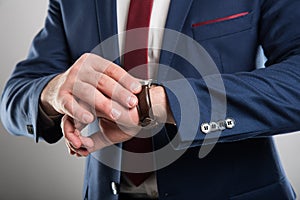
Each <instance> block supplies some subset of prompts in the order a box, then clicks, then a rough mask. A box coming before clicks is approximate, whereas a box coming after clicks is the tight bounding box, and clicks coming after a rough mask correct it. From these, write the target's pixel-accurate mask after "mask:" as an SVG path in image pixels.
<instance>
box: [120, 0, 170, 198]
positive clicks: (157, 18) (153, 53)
mask: <svg viewBox="0 0 300 200" xmlns="http://www.w3.org/2000/svg"><path fill="white" fill-rule="evenodd" d="M141 1H142V0H141ZM170 2H171V0H154V1H153V7H152V12H151V18H150V29H149V36H148V46H149V47H151V46H155V47H160V46H161V45H162V40H163V29H164V27H165V24H166V20H167V15H168V11H169V6H170ZM129 5H130V0H117V20H118V33H123V32H124V31H126V25H127V16H128V10H129ZM124 36H125V34H120V35H119V44H120V49H119V51H120V55H123V52H124V46H125V38H124ZM159 57H160V50H159V49H151V48H148V63H159ZM149 66H150V67H149V68H148V74H149V77H148V78H150V79H154V80H155V79H156V75H157V67H158V65H149ZM122 178H123V182H122V183H121V188H120V191H121V192H124V193H134V194H145V195H147V196H148V197H152V198H157V197H158V190H157V183H156V176H155V173H153V174H152V175H151V176H150V177H149V178H148V179H147V180H146V181H145V182H144V183H142V184H141V185H140V186H138V187H136V186H135V185H134V184H132V183H131V182H130V180H128V179H127V178H126V177H125V176H124V175H122Z"/></svg>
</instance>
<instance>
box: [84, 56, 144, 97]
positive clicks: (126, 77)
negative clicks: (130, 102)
mask: <svg viewBox="0 0 300 200" xmlns="http://www.w3.org/2000/svg"><path fill="white" fill-rule="evenodd" d="M85 64H86V65H90V66H92V67H93V69H94V70H95V71H97V72H100V73H104V74H106V75H107V76H109V77H111V78H112V79H114V80H115V81H117V82H119V83H120V84H121V85H122V86H124V88H126V89H128V90H129V91H131V92H132V93H135V94H137V93H139V92H140V91H141V84H140V82H139V80H138V79H137V78H134V77H133V76H131V75H130V74H129V73H128V72H127V71H125V70H124V69H122V68H121V67H120V66H118V65H116V64H114V63H113V62H111V61H109V60H106V59H104V58H102V57H100V56H97V55H95V54H90V55H89V57H88V58H87V59H86V63H85Z"/></svg>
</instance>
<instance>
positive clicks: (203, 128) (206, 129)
mask: <svg viewBox="0 0 300 200" xmlns="http://www.w3.org/2000/svg"><path fill="white" fill-rule="evenodd" d="M201 131H202V132H203V133H205V134H207V133H210V131H211V127H210V125H209V124H208V123H204V124H202V125H201Z"/></svg>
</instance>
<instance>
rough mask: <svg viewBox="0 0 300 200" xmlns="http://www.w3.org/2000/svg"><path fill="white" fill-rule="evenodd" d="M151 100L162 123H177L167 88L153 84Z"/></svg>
mask: <svg viewBox="0 0 300 200" xmlns="http://www.w3.org/2000/svg"><path fill="white" fill-rule="evenodd" d="M149 92H150V100H151V104H152V112H153V115H154V117H155V119H157V121H158V122H160V123H170V124H175V120H174V118H173V114H172V112H171V110H170V107H169V103H168V100H167V96H166V92H165V89H164V88H163V87H162V86H155V85H153V86H151V88H150V90H149Z"/></svg>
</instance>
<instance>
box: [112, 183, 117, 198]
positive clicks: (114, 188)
mask: <svg viewBox="0 0 300 200" xmlns="http://www.w3.org/2000/svg"><path fill="white" fill-rule="evenodd" d="M111 190H112V193H113V194H114V195H117V194H118V193H119V192H118V184H117V183H116V182H111Z"/></svg>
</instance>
